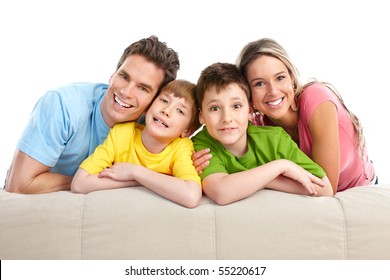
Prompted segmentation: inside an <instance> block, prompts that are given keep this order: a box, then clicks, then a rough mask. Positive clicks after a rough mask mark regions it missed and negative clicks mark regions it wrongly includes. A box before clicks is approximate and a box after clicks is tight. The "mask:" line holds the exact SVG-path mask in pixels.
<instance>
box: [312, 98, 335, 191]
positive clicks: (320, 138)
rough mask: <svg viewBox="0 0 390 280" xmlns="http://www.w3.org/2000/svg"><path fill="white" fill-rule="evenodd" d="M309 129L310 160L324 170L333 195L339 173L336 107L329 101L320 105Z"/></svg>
mask: <svg viewBox="0 0 390 280" xmlns="http://www.w3.org/2000/svg"><path fill="white" fill-rule="evenodd" d="M309 129H310V133H311V136H312V154H311V158H312V160H313V161H315V162H316V163H317V164H319V165H320V166H321V167H322V168H323V169H324V170H325V172H326V174H327V176H328V178H329V181H330V183H331V185H332V189H333V193H334V194H335V193H336V192H337V186H338V182H339V172H340V144H339V130H338V116H337V108H336V105H335V104H334V103H333V102H331V101H325V102H323V103H321V104H320V105H319V106H318V108H317V109H316V110H315V111H314V113H313V115H312V117H311V119H310V121H309Z"/></svg>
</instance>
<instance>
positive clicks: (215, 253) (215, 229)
mask: <svg viewBox="0 0 390 280" xmlns="http://www.w3.org/2000/svg"><path fill="white" fill-rule="evenodd" d="M212 206H213V211H212V215H213V217H212V227H213V228H212V231H213V241H212V242H213V249H212V250H213V259H214V260H216V259H218V256H217V227H216V224H217V219H216V210H215V204H213V205H212Z"/></svg>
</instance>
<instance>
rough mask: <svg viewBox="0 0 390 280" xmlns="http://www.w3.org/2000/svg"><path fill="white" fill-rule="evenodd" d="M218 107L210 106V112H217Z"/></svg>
mask: <svg viewBox="0 0 390 280" xmlns="http://www.w3.org/2000/svg"><path fill="white" fill-rule="evenodd" d="M218 110H219V107H218V106H211V107H210V111H218Z"/></svg>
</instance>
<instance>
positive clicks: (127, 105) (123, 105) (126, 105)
mask: <svg viewBox="0 0 390 280" xmlns="http://www.w3.org/2000/svg"><path fill="white" fill-rule="evenodd" d="M114 99H115V102H116V103H118V104H119V105H120V106H122V107H125V108H130V107H131V106H130V105H129V104H126V103H124V102H122V101H121V100H119V98H118V97H117V96H115V98H114Z"/></svg>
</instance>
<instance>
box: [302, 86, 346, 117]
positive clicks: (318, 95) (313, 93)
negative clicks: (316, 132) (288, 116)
mask: <svg viewBox="0 0 390 280" xmlns="http://www.w3.org/2000/svg"><path fill="white" fill-rule="evenodd" d="M325 101H332V102H333V103H334V104H335V105H336V107H337V109H339V108H338V106H339V104H340V103H339V101H338V99H337V96H336V95H335V94H334V93H333V92H332V91H331V90H330V89H329V88H328V87H326V86H325V85H322V84H318V83H315V84H312V85H310V86H307V87H306V88H305V89H304V90H303V92H302V95H301V97H300V103H299V110H300V115H301V118H302V121H303V122H304V123H305V124H308V123H309V121H310V119H311V117H312V116H313V113H314V111H315V110H316V109H317V108H318V106H319V105H320V104H321V103H323V102H325Z"/></svg>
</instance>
